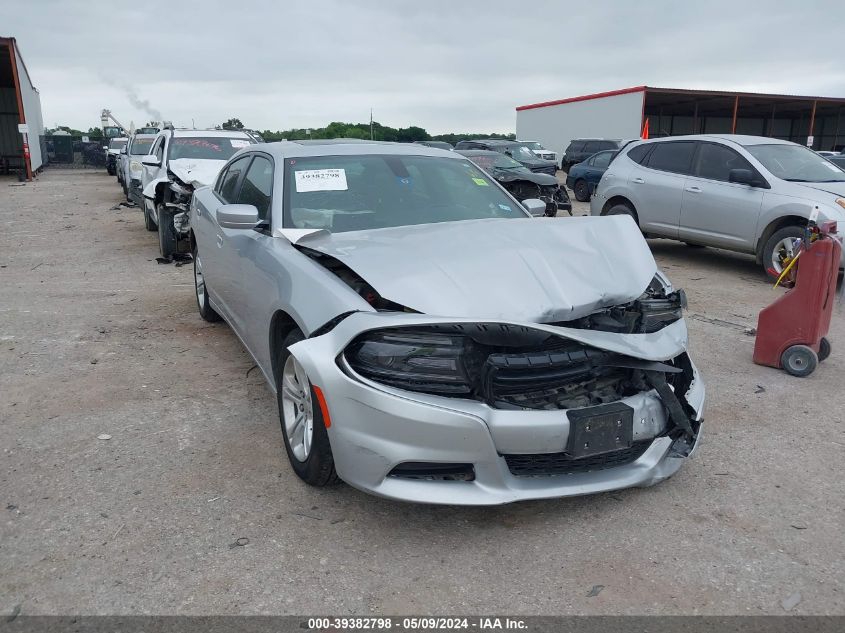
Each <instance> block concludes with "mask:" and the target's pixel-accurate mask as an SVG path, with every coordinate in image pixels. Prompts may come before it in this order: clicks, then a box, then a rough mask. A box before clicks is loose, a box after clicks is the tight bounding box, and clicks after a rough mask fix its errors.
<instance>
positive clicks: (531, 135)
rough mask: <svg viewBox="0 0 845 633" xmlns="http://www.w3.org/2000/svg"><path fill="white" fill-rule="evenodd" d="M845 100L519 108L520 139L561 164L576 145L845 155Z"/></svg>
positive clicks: (646, 91)
mask: <svg viewBox="0 0 845 633" xmlns="http://www.w3.org/2000/svg"><path fill="white" fill-rule="evenodd" d="M843 109H845V98H835V97H800V96H795V95H777V94H757V93H752V92H727V91H715V90H684V89H679V88H653V87H650V86H637V87H635V88H625V89H623V90H613V91H611V92H601V93H598V94H591V95H585V96H582V97H572V98H569V99H560V100H557V101H546V102H544V103H532V104H530V105H523V106H518V107H517V108H516V136H517V138H521V139H526V140H532V141H534V140H536V141H540V142H541V143H542V144H543V145H545V146H546V147H548V148H549V149H552V150H554V151H556V152H557V153H558V156H562V155H563V152H564V150H565V149H566V147H567V145H569V142H570V141H571V140H572V139H573V138H611V139H631V138H638V137H639V136H640V135H641V134H642V131H643V128H644V126H645V123H646V121H648V131H649V135H650V137H652V138H653V137H656V136H674V135H679V134H707V133H714V134H753V135H757V136H772V137H775V138H780V139H785V140H789V141H794V142H796V143H802V144H806V145H808V146H809V147H812V148H813V149H817V150H833V149H837V150H841V149H842V148H843V147H845V121H843Z"/></svg>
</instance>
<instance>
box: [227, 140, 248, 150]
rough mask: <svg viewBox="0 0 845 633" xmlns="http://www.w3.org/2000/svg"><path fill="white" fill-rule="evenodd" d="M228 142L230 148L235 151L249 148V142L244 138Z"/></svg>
mask: <svg viewBox="0 0 845 633" xmlns="http://www.w3.org/2000/svg"><path fill="white" fill-rule="evenodd" d="M229 142H230V143H231V144H232V147H236V148H237V149H240V148H242V147H249V141H248V140H246V139H245V138H230V139H229Z"/></svg>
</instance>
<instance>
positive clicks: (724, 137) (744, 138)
mask: <svg viewBox="0 0 845 633" xmlns="http://www.w3.org/2000/svg"><path fill="white" fill-rule="evenodd" d="M714 140H715V141H729V142H731V143H736V144H737V145H742V146H748V145H796V143H793V142H792V141H784V140H783V139H779V138H772V137H770V136H749V135H746V134H686V135H682V136H663V137H661V138H653V139H648V140H646V141H643V142H645V143H660V142H665V141H714Z"/></svg>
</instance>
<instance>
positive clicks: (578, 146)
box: [566, 141, 584, 153]
mask: <svg viewBox="0 0 845 633" xmlns="http://www.w3.org/2000/svg"><path fill="white" fill-rule="evenodd" d="M583 149H584V141H572V143H570V144H569V149H568V150H566V151H568V152H572V153H574V152H580V151H582V150H583Z"/></svg>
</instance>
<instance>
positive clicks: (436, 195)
mask: <svg viewBox="0 0 845 633" xmlns="http://www.w3.org/2000/svg"><path fill="white" fill-rule="evenodd" d="M523 204H525V207H527V208H529V209H531V210H532V213H534V212H536V213H538V214H542V212H543V208H544V205H543V204H542V203H541V202H540V201H536V200H535V201H531V200H528V201H525V202H524V203H523ZM190 226H191V231H192V233H191V244H192V247H193V254H194V265H195V269H194V275H195V282H196V298H197V303H198V306H199V311H200V314H201V315H202V317H203V318H204V319H206V320H210V321H213V320H217V319H218V318H219V317H221V316H222V317H223V318H224V319H225V320H226V321H227V322H228V323H229V325H230V326H231V327H232V328H233V329H234V330H235V332H236V333H237V335H238V336H239V337H240V339H241V340H242V341H243V343H244V345H245V346H246V348H247V349H248V350H249V352H250V353H251V354H252V355H253V357H254V358H255V361H256V363H257V364H258V366H259V367H260V368H261V370H262V371H263V372H264V375H265V377H266V379H267V381H268V383H269V384H270V386H271V388H272V389H273V390H274V391H275V392H276V394H277V396H278V403H279V414H280V418H281V427H282V431H283V433H282V435H283V440H284V444H285V448H286V450H287V455H288V457H289V460H290V463H291V465H292V467H293V470H294V471H295V472H296V474H297V475H298V476H299V477H300V478H302V479H303V480H304V481H306V482H307V483H309V484H312V485H317V486H321V485H325V484H329V483H332V482H335V481H337V480H338V479H341V480H343V481H345V482H347V483H349V484H351V485H352V486H355V487H356V488H359V489H361V490H364V491H367V492H370V493H373V494H377V495H381V496H384V497H390V498H395V499H403V500H410V501H417V502H426V503H449V504H479V505H482V504H500V503H508V502H512V501H518V500H524V499H538V498H548V497H560V496H568V495H583V494H590V493H597V492H602V491H607V490H613V489H618V488H627V487H632V486H649V485H652V484H655V483H657V482H659V481H661V480H663V479H666V478H667V477H669V476H671V475H672V474H673V473H675V472H676V471H677V470H678V468H680V466H681V464H682V463H683V462H684V460H685V459H687V458H688V457H690V456H691V455H692V454H693V452H694V451H695V449H696V447H697V445H698V442H699V438H700V434H701V424H702V411H703V404H704V385H703V383H702V380H701V378H700V376H699V375H698V372H697V370H696V368H695V366H694V365H693V363H692V361H691V359H690V357H689V356H688V354H687V329H686V324H685V322H684V320H683V316H682V310H683V308H684V307H685V296H684V294H683V292H682V291H678V290H674V289H673V288H672V287H671V286H670V284H669V282H668V281H667V280H666V278H665V277H664V276H663V275H662V274H661V273H660V272H659V271H658V270H657V268H656V265H655V262H654V259H653V257H652V255H651V252H650V251H649V249H648V246H647V245H646V243H645V241H644V240H643V238H642V235H641V234H640V232H639V230H638V229H637V227H636V225H635V224H634V222H633V221H632V220H631V218H628V217H603V218H594V217H579V218H572V219H567V220H566V221H564V222H561V221H560V220H555V219H546V218H533V217H531V216H530V215H529V213H528V212H527V211H526V209H525V208H523V206H521V205H520V203H519V202H517V201H516V200H515V199H514V198H512V197H511V196H510V195H509V194H508V193H507V192H506V191H505V190H504V189H503V188H501V187H500V186H499V185H498V184H497V183H496V182H495V181H494V180H492V179H491V178H490V177H489V176H487V175H486V174H485V173H484V172H482V171H481V170H479V169H478V168H477V167H476V166H475V165H473V164H472V163H471V162H470V161H468V160H466V159H465V158H464V157H462V156H461V155H459V154H456V153H454V152H446V151H441V150H437V149H431V148H427V147H423V146H419V145H414V146H411V145H402V144H380V143H372V142H357V143H356V142H339V141H320V142H318V141H314V142H308V141H300V142H282V143H272V144H267V145H261V146H255V147H249V148H247V149H245V150H242V151H241V152H239V153H238V154H236V155H235V156H234V157H233V158H232V159H231V160H230V161H229V163H228V164H227V165H226V167H224V168H223V170H222V171H221V173H220V175H219V177H218V178H217V181H216V182H215V184H214V185H213V186H212V187H204V188H202V189H198V190H197V191H196V192H195V194H194V198H193V202H192V204H191V211H190Z"/></svg>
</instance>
